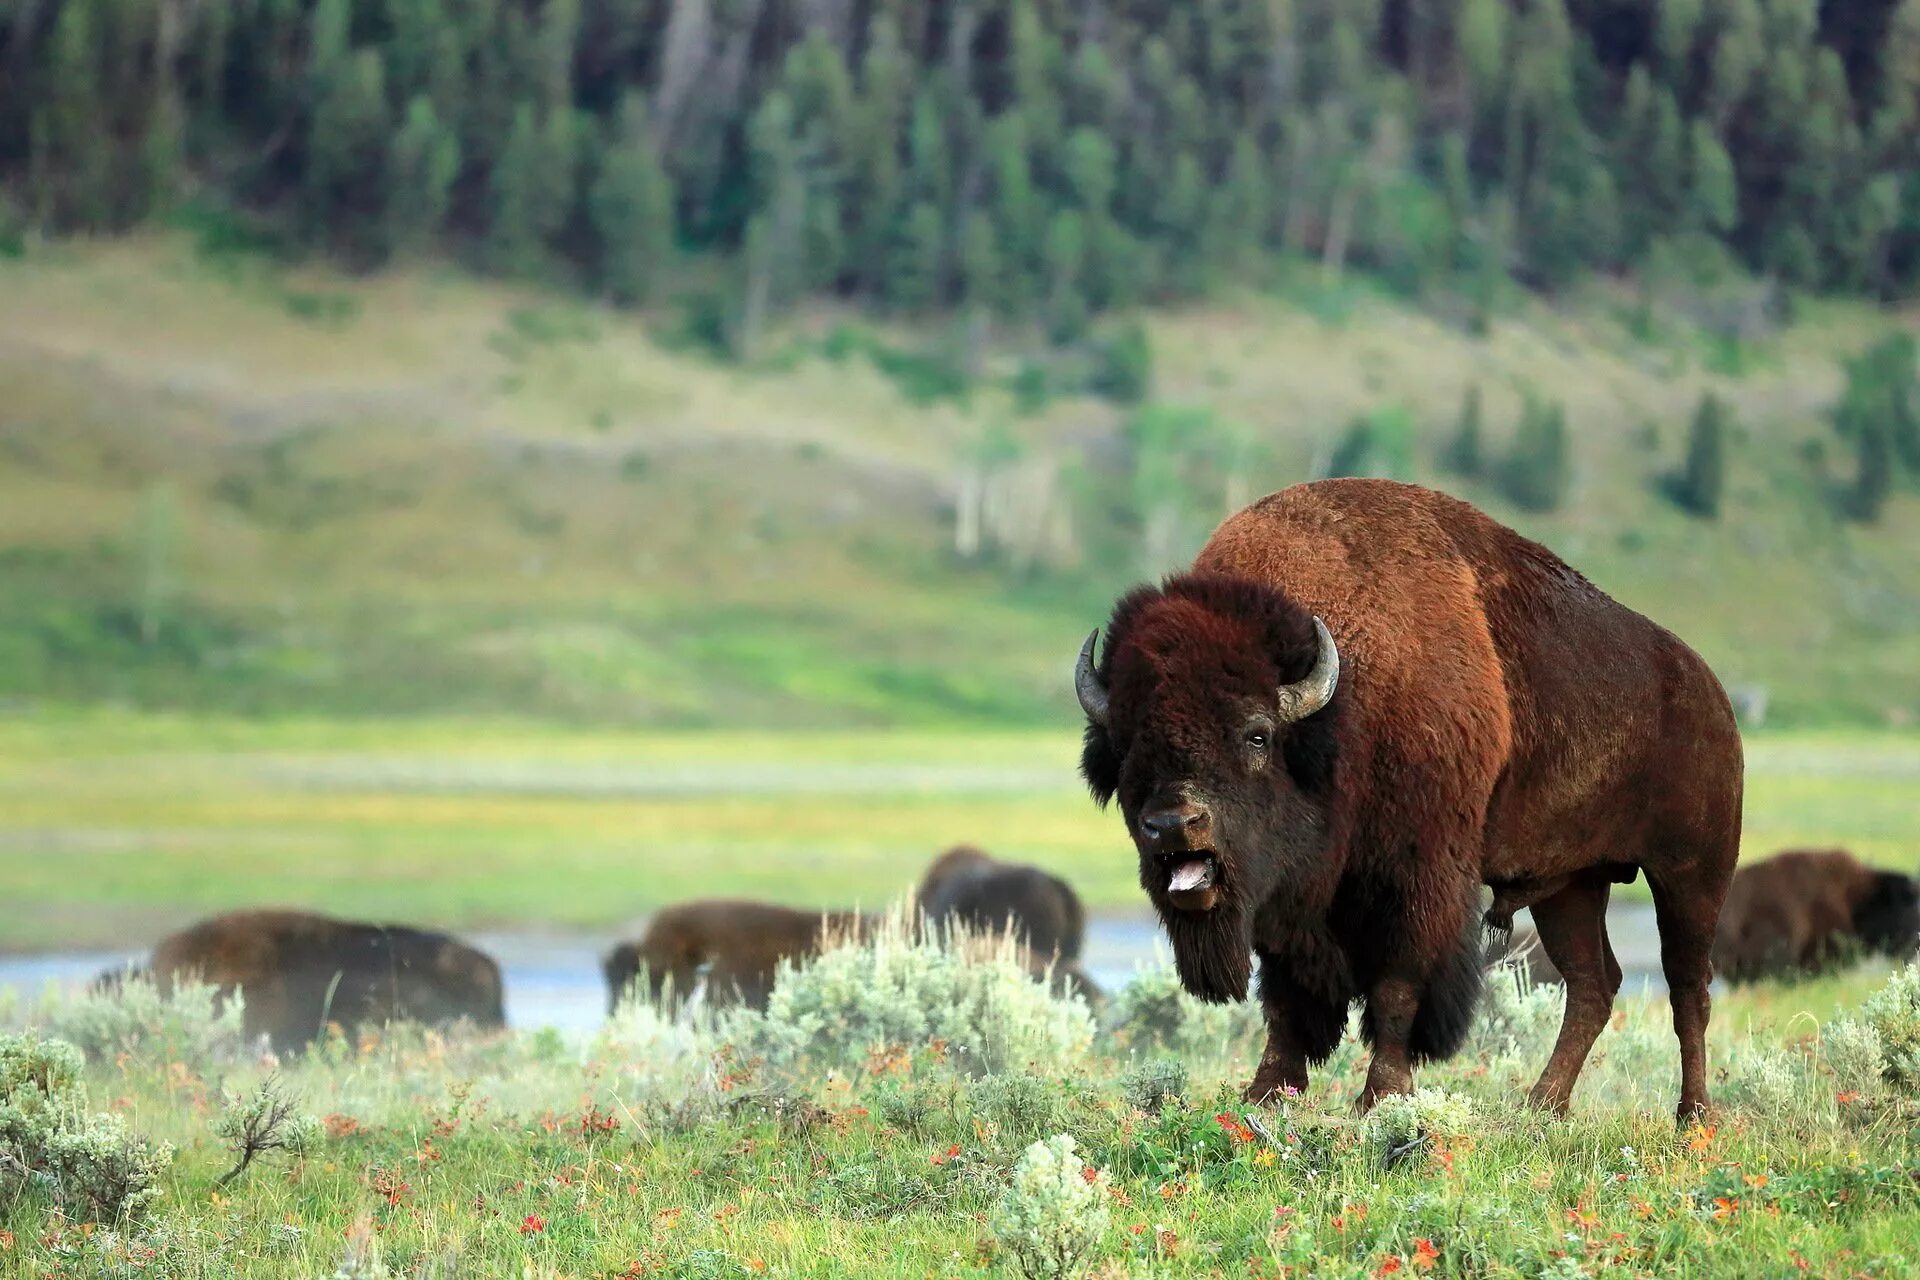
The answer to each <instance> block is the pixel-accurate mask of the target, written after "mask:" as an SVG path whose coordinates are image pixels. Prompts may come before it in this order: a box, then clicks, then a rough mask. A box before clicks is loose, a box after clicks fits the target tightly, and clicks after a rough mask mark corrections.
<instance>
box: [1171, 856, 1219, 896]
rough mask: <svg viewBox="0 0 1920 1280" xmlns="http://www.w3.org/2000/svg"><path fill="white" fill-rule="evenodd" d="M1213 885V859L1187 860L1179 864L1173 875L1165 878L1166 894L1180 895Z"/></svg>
mask: <svg viewBox="0 0 1920 1280" xmlns="http://www.w3.org/2000/svg"><path fill="white" fill-rule="evenodd" d="M1212 883H1213V859H1211V858H1189V859H1188V860H1187V861H1185V862H1182V863H1179V864H1178V865H1176V866H1175V867H1174V869H1173V873H1172V874H1171V875H1169V876H1168V877H1167V892H1169V893H1182V892H1184V891H1186V890H1188V889H1205V888H1207V887H1208V886H1209V885H1211V884H1212Z"/></svg>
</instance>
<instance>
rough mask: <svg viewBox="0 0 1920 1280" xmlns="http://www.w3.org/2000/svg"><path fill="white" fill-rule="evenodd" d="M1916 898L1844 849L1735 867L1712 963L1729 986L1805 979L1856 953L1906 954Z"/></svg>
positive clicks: (1904, 884) (1907, 885) (1896, 879)
mask: <svg viewBox="0 0 1920 1280" xmlns="http://www.w3.org/2000/svg"><path fill="white" fill-rule="evenodd" d="M1917 899H1920V894H1917V893H1916V888H1915V882H1914V881H1913V879H1912V878H1911V877H1908V876H1904V875H1900V874H1898V873H1896V872H1891V871H1876V870H1874V869H1873V868H1872V867H1869V866H1867V865H1866V864H1864V863H1862V862H1861V861H1860V860H1859V859H1857V858H1855V857H1854V856H1853V855H1852V854H1850V853H1848V852H1846V851H1845V850H1844V849H1826V850H1799V849H1796V850H1790V851H1788V852H1786V853H1781V854H1776V855H1775V856H1773V857H1771V858H1768V859H1767V860H1766V861H1764V862H1757V863H1754V864H1753V865H1751V866H1745V867H1741V868H1740V869H1739V870H1738V871H1737V872H1735V873H1734V877H1733V885H1732V887H1731V888H1729V889H1728V890H1727V903H1726V906H1725V907H1724V908H1723V909H1722V910H1721V912H1720V928H1719V932H1718V934H1717V936H1716V937H1715V939H1714V947H1713V964H1714V968H1715V969H1716V970H1717V971H1718V972H1719V973H1720V975H1721V976H1722V977H1724V978H1726V979H1727V981H1729V982H1752V981H1756V980H1758V979H1761V978H1770V977H1780V976H1783V975H1786V974H1790V973H1795V972H1800V973H1812V972H1817V971H1818V970H1820V969H1823V968H1826V967H1827V966H1828V965H1830V964H1832V963H1834V962H1835V961H1837V960H1840V959H1843V958H1845V957H1846V956H1848V955H1849V954H1852V953H1854V952H1857V951H1861V950H1871V951H1879V952H1883V953H1885V954H1888V955H1893V956H1906V955H1909V954H1911V953H1912V951H1913V949H1914V942H1915V931H1916V929H1920V906H1916V901H1917Z"/></svg>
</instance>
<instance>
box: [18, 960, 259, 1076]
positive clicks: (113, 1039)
mask: <svg viewBox="0 0 1920 1280" xmlns="http://www.w3.org/2000/svg"><path fill="white" fill-rule="evenodd" d="M242 1009H243V1006H242V1002H241V998H240V994H239V993H238V992H234V993H233V994H232V995H230V996H228V997H227V998H225V999H224V1000H222V999H220V998H219V997H218V993H217V991H216V989H215V988H214V987H212V986H209V985H208V984H206V983H204V982H194V981H187V980H181V981H176V982H175V983H174V984H173V991H172V993H171V994H167V995H163V994H161V992H160V989H159V987H158V986H157V985H155V983H154V981H153V979H152V978H151V977H150V976H148V975H146V974H142V973H130V974H128V975H126V977H125V978H124V979H123V980H121V981H120V982H119V983H118V984H117V985H116V986H114V987H112V988H111V989H107V990H95V991H89V992H87V993H86V994H85V995H82V996H79V997H77V998H76V999H74V1000H72V1001H70V1002H68V1003H67V1004H66V1005H64V1006H62V1007H61V1008H60V1009H59V1011H58V1012H57V1013H55V1014H54V1015H53V1016H52V1017H51V1018H50V1019H49V1020H48V1028H49V1030H51V1031H52V1032H53V1034H54V1035H55V1036H58V1037H59V1038H60V1039H62V1040H65V1041H67V1042H68V1043H69V1044H72V1045H75V1046H77V1047H78V1048H79V1049H80V1050H81V1051H82V1052H83V1053H85V1054H86V1055H87V1056H88V1057H90V1058H113V1057H117V1056H118V1055H120V1054H123V1053H124V1054H127V1055H129V1056H131V1057H134V1058H141V1059H145V1060H149V1061H155V1062H185V1063H188V1064H190V1065H194V1066H202V1065H205V1064H207V1063H209V1062H218V1061H223V1060H228V1059H231V1058H233V1057H235V1056H237V1055H238V1054H239V1052H240V1050H241V1049H242V1047H243V1046H244V1045H245V1041H246V1035H245V1032H244V1031H243V1030H242V1021H241V1015H242Z"/></svg>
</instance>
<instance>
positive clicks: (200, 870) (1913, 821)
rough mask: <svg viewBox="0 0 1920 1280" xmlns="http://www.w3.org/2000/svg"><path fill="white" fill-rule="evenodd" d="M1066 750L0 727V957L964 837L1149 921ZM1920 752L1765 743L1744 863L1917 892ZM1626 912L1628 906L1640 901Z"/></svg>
mask: <svg viewBox="0 0 1920 1280" xmlns="http://www.w3.org/2000/svg"><path fill="white" fill-rule="evenodd" d="M1077 751H1078V742H1077V736H1076V735H1075V734H1074V733H1073V732H1072V731H1071V730H1070V729H1065V728H1062V729H1059V730H1050V731H1004V732H992V733H989V732H977V733H950V732H949V733H936V732H920V733H913V732H893V733H883V732H874V731H865V732H845V733H833V734H828V733H812V734H807V733H766V732H741V733H730V734H720V733H638V732H614V731H602V730H592V729H569V728H556V727H552V726H541V725H534V724H523V723H512V722H503V721H473V722H469V721H449V720H436V721H396V722H365V721H338V720H287V721H276V722H257V721H249V720H233V719H222V718H210V717H167V716H149V715H132V714H124V713H111V712H98V713H91V714H83V715H42V716H35V717H15V718H12V719H9V720H6V721H0V902H5V903H6V904H7V908H6V910H5V911H4V913H0V947H4V948H5V949H8V950H15V951H20V950H36V949H44V948H52V947H70V948H84V947H96V946H100V947H113V946H126V945H129V944H134V943H139V942H144V941H148V940H150V939H152V938H153V937H156V936H158V934H159V933H161V932H164V931H165V929H167V928H170V927H173V926H176V925H179V924H181V923H184V922H185V921H187V920H190V919H192V918H194V917H196V916H198V915H201V914H204V913H206V912H209V911H212V910H216V909H220V908H225V907H232V906H238V905H246V904H262V903H281V904H293V905H300V906H307V907H312V908H316V909H326V910H334V911H341V912H348V913H353V914H357V915H362V916H369V917H379V918H389V919H400V920H411V921H418V922H424V923H433V924H438V925H442V926H446V927H453V928H477V927H496V928H497V927H508V928H534V927H558V928H566V927H577V928H604V927H607V926H611V925H615V924H618V923H621V922H623V921H627V920H630V919H632V918H634V917H636V916H638V915H641V914H643V913H645V912H647V911H649V910H651V909H653V908H655V907H658V906H660V905H662V904H663V903H667V902H671V901H674V900H676V899H680V898H685V897H694V896H703V895H712V894H748V895H753V896H761V897H766V898H771V899H774V900H776V901H785V902H792V903H797V904H808V905H822V906H826V905H835V904H840V905H844V904H849V903H858V904H860V905H862V906H867V907H874V906H878V905H879V904H881V903H883V902H885V901H887V900H889V899H891V898H892V897H894V896H895V895H897V894H898V893H900V892H901V891H902V890H904V889H906V888H907V887H908V886H909V885H910V884H911V883H912V882H913V880H914V879H916V878H917V876H918V875H919V872H920V870H921V868H922V867H923V866H924V864H925V862H926V861H927V860H928V859H929V858H930V857H932V855H933V854H935V853H936V852H938V851H939V850H940V849H942V848H944V847H946V846H947V845H949V844H952V843H955V842H958V841H962V840H968V841H973V842H976V843H979V844H982V845H984V846H986V847H987V848H989V849H992V850H995V851H996V852H999V853H1000V854H1002V855H1003V856H1008V857H1017V858H1020V859H1025V860H1030V861H1033V862H1037V863H1039V864H1041V865H1043V866H1046V867H1049V868H1051V869H1053V870H1055V871H1057V872H1059V873H1060V874H1062V875H1064V876H1066V877H1067V878H1068V879H1069V880H1070V881H1071V882H1072V883H1073V884H1074V885H1075V887H1076V888H1077V889H1078V890H1079V891H1080V893H1081V894H1082V895H1083V896H1084V897H1085V898H1086V899H1087V901H1088V902H1089V904H1090V905H1092V906H1093V907H1094V908H1095V909H1096V910H1124V911H1134V912H1138V911H1142V910H1144V908H1145V904H1144V900H1143V898H1142V895H1141V894H1140V891H1139V888H1138V885H1137V883H1136V882H1135V878H1134V876H1135V871H1134V864H1133V856H1132V853H1131V850H1130V847H1129V846H1128V845H1127V843H1126V842H1125V839H1124V836H1123V835H1122V833H1121V831H1120V826H1119V820H1118V819H1117V818H1116V817H1115V816H1114V815H1113V814H1112V813H1102V812H1100V811H1099V810H1097V809H1095V808H1094V806H1093V804H1092V802H1091V801H1090V800H1089V799H1088V798H1087V795H1086V792H1085V791H1084V789H1083V788H1082V787H1081V785H1080V783H1079V779H1078V774H1077V772H1076V768H1077V762H1078V756H1077ZM1917 794H1920V738H1916V737H1914V736H1912V735H1890V734H1877V735H1876V734H1846V733H1804V734H1763V735H1760V736H1757V737H1755V738H1754V739H1752V741H1751V742H1750V743H1749V747H1748V782H1747V819H1746V850H1745V853H1746V856H1748V857H1754V856H1759V855H1763V854H1766V853H1770V852H1773V851H1774V850H1776V849H1780V848H1784V847H1788V846H1800V847H1806V846H1828V845H1835V844H1838V845H1844V846H1846V847H1848V848H1851V849H1853V850H1854V851H1855V852H1857V853H1858V854H1860V855H1861V856H1862V857H1864V858H1867V859H1868V860H1870V861H1873V862H1877V863H1881V864H1885V865H1888V866H1894V867H1903V868H1907V869H1910V870H1920V806H1916V805H1915V803H1914V799H1915V796H1916V795H1917ZM1623 892H1624V893H1628V894H1636V893H1644V886H1643V885H1635V886H1632V887H1630V888H1628V889H1626V890H1623Z"/></svg>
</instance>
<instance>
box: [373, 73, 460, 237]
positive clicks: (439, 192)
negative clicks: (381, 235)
mask: <svg viewBox="0 0 1920 1280" xmlns="http://www.w3.org/2000/svg"><path fill="white" fill-rule="evenodd" d="M459 174H460V140H459V138H457V137H455V136H454V133H453V130H451V129H449V128H448V127H446V126H445V125H443V124H442V123H441V122H440V117H439V115H438V114H437V113H436V112H435V111H434V109H433V99H432V98H431V97H429V96H428V95H427V94H426V93H419V94H416V95H415V96H414V98H413V101H411V102H409V103H408V104H407V119H406V123H405V124H403V125H402V126H401V127H400V132H399V134H398V135H397V136H396V137H395V138H394V140H393V159H392V162H391V164H390V167H389V183H388V194H387V235H388V240H389V243H390V244H391V246H392V248H393V249H395V250H397V251H400V252H404V253H419V252H421V251H422V250H424V249H426V248H427V247H428V246H429V245H430V244H431V243H432V242H433V240H434V238H435V237H436V236H438V235H439V233H440V230H441V226H442V224H443V223H445V221H446V217H447V207H448V201H449V198H450V196H451V193H452V190H453V181H454V179H455V178H456V177H458V176H459Z"/></svg>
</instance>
